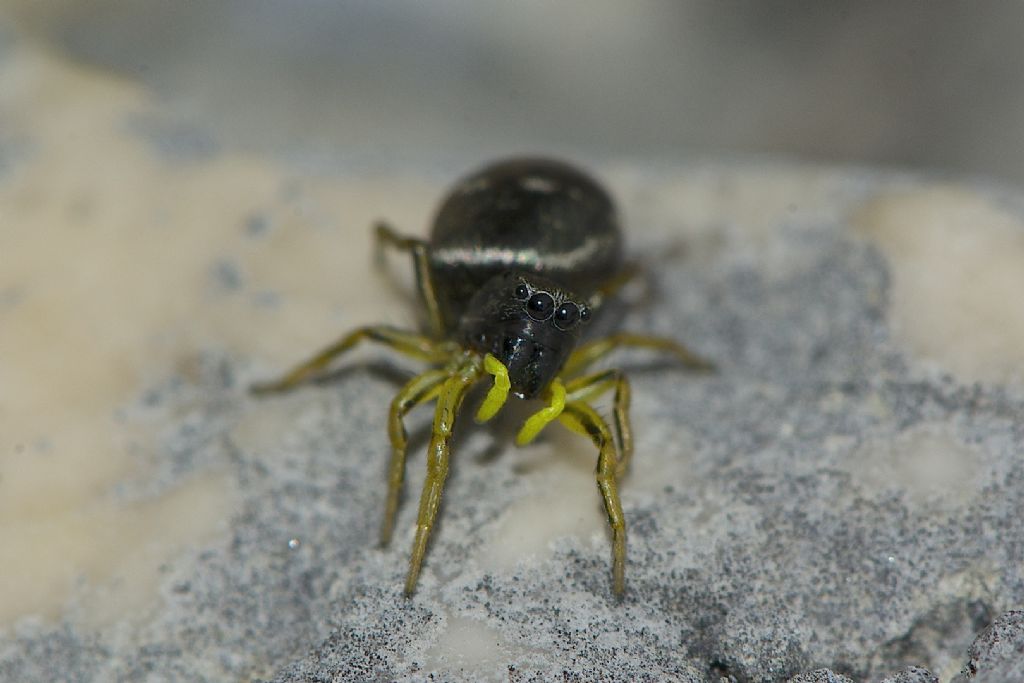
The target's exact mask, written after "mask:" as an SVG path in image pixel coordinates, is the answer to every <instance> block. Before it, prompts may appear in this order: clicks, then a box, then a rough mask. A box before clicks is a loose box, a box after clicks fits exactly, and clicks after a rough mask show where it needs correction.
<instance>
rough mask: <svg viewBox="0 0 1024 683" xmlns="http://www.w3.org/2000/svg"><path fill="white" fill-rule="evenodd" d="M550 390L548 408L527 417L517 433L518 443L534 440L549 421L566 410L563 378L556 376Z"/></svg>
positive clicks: (523, 444)
mask: <svg viewBox="0 0 1024 683" xmlns="http://www.w3.org/2000/svg"><path fill="white" fill-rule="evenodd" d="M548 391H549V392H550V393H551V402H550V403H548V406H547V407H546V408H541V409H540V410H538V411H537V412H536V413H534V414H533V415H531V416H530V417H529V418H527V420H526V422H524V423H523V427H522V429H520V430H519V434H517V435H516V445H519V446H525V445H526V444H528V443H530V442H531V441H533V440H534V439H535V438H536V437H537V435H538V434H540V431H541V430H542V429H544V427H546V426H547V424H548V423H549V422H551V421H552V420H555V419H557V418H558V416H559V415H561V414H562V411H563V410H565V386H563V385H562V380H560V379H558V378H557V377H556V378H555V379H554V380H553V381H552V382H551V384H550V385H549V387H548Z"/></svg>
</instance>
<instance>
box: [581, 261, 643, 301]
mask: <svg viewBox="0 0 1024 683" xmlns="http://www.w3.org/2000/svg"><path fill="white" fill-rule="evenodd" d="M639 274H640V266H639V265H637V264H636V263H628V264H626V265H625V266H624V267H623V268H622V269H621V270H620V271H619V272H618V273H617V274H616V275H615V276H613V277H611V278H609V279H607V280H605V281H604V282H603V283H602V284H601V286H600V287H598V288H597V291H595V292H594V293H593V294H591V295H590V307H591V308H593V309H595V310H597V309H600V308H601V307H602V306H603V305H604V303H605V301H607V300H608V299H609V298H610V297H612V296H614V295H615V293H616V292H618V291H619V290H620V289H622V288H623V287H625V286H626V285H627V284H629V282H630V281H631V280H632V279H633V278H635V277H636V276H637V275H639Z"/></svg>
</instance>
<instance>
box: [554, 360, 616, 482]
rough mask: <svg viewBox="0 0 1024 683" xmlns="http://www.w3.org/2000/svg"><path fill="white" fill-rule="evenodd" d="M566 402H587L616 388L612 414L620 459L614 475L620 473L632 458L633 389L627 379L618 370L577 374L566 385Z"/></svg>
mask: <svg viewBox="0 0 1024 683" xmlns="http://www.w3.org/2000/svg"><path fill="white" fill-rule="evenodd" d="M565 388H566V391H567V395H566V399H565V400H566V401H567V402H571V403H578V402H581V401H585V402H589V401H592V400H593V399H595V398H597V397H598V396H600V395H601V394H603V393H605V392H606V391H609V390H610V389H614V390H615V395H614V398H613V400H612V417H613V419H614V422H613V423H612V424H613V425H614V427H615V435H616V437H618V450H619V460H618V469H617V470H616V474H617V475H618V476H620V477H621V476H623V475H624V474H626V470H627V469H628V468H629V462H630V460H631V459H632V458H633V430H632V428H631V427H630V422H629V403H630V398H631V395H632V392H631V390H630V388H629V379H628V378H627V377H626V375H625V373H623V372H622V371H621V370H604V371H603V372H597V373H594V374H593V375H586V376H584V377H578V378H576V379H574V380H572V381H571V382H569V383H568V384H567V385H566V387H565Z"/></svg>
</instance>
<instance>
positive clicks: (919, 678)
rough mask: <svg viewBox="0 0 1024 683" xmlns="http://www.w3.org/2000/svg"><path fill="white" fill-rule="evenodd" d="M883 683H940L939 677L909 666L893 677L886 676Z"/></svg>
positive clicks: (925, 670)
mask: <svg viewBox="0 0 1024 683" xmlns="http://www.w3.org/2000/svg"><path fill="white" fill-rule="evenodd" d="M882 683H939V677H938V676H936V675H935V674H933V673H932V672H931V671H928V670H927V669H922V668H921V667H919V666H908V667H907V668H906V669H904V670H903V671H900V672H899V673H898V674H895V675H893V676H886V677H885V678H884V679H882Z"/></svg>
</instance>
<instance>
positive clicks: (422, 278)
mask: <svg viewBox="0 0 1024 683" xmlns="http://www.w3.org/2000/svg"><path fill="white" fill-rule="evenodd" d="M374 231H375V234H376V236H377V253H378V256H381V255H383V251H384V247H391V248H392V249H397V250H399V251H407V252H409V253H410V254H412V264H413V270H414V273H415V276H416V288H417V289H418V290H419V293H420V298H421V299H422V300H423V305H424V306H425V307H426V309H427V323H428V324H429V325H430V334H431V336H432V337H433V338H434V339H440V338H441V337H442V336H444V320H443V319H442V317H441V305H440V304H439V303H438V300H437V290H436V288H435V287H434V279H433V276H432V275H431V270H430V246H429V245H428V244H427V243H426V242H424V241H423V240H421V239H416V238H415V237H403V236H402V235H400V234H398V232H397V231H396V230H395V229H394V228H393V227H391V226H390V225H389V224H387V223H385V222H383V221H379V222H377V224H376V225H375V226H374Z"/></svg>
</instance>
